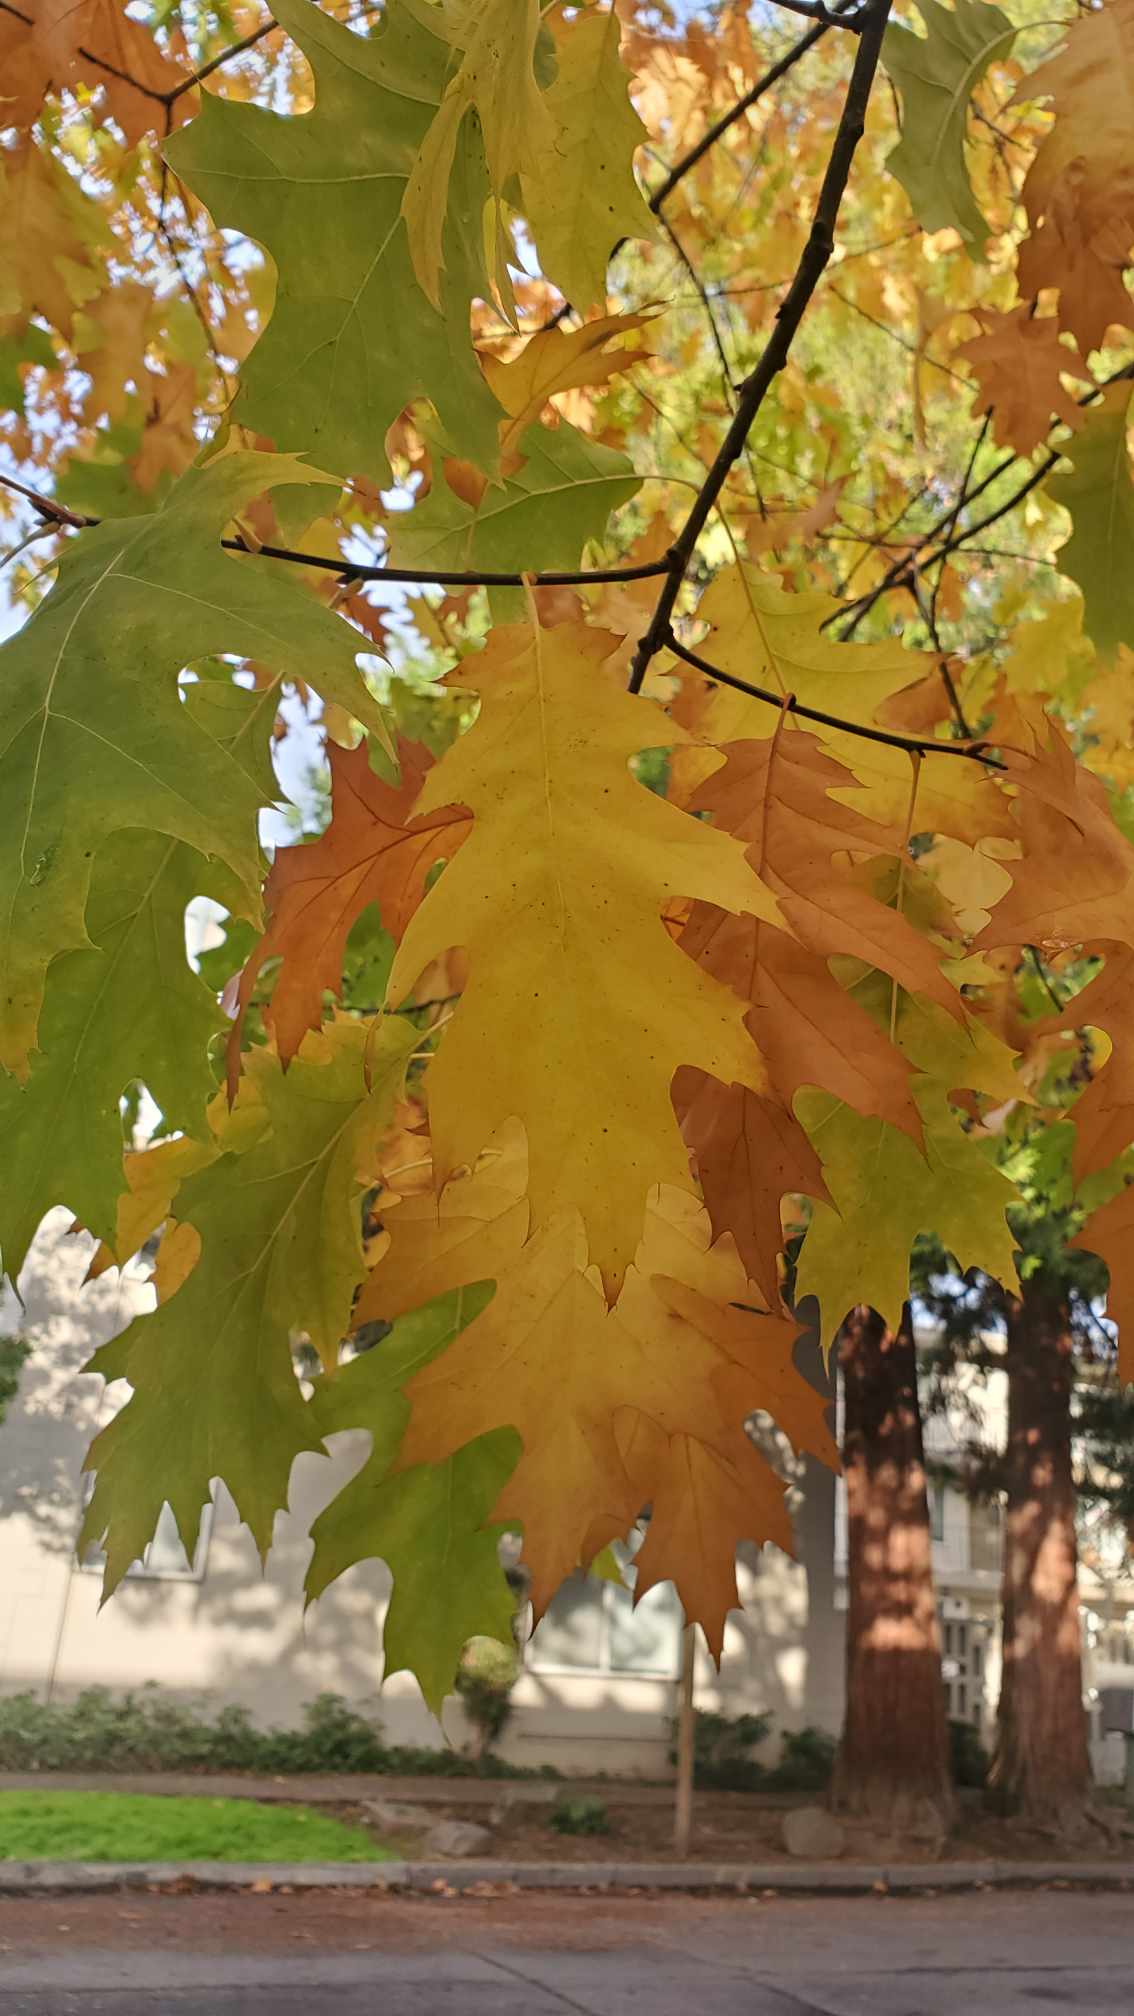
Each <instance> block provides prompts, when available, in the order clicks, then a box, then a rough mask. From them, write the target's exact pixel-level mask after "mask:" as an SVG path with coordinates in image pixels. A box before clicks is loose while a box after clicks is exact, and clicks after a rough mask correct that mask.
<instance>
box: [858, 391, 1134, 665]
mask: <svg viewBox="0 0 1134 2016" xmlns="http://www.w3.org/2000/svg"><path fill="white" fill-rule="evenodd" d="M1124 378H1134V359H1132V360H1131V361H1130V362H1129V363H1126V364H1122V365H1120V366H1119V368H1118V370H1117V371H1112V372H1111V373H1110V376H1109V377H1108V378H1104V379H1103V380H1102V382H1101V384H1098V385H1092V387H1091V389H1090V391H1089V392H1084V393H1083V394H1082V396H1081V398H1080V399H1078V401H1077V402H1076V403H1077V404H1078V405H1079V406H1093V405H1094V403H1095V401H1096V399H1101V398H1102V396H1103V393H1104V392H1107V391H1109V389H1110V387H1111V386H1112V385H1117V384H1118V383H1119V382H1120V381H1121V380H1122V379H1124ZM991 410H992V409H991V408H990V409H989V413H991ZM988 424H989V414H986V415H985V418H984V422H983V424H982V429H981V437H980V438H981V439H982V440H983V438H984V435H985V433H986V432H987V428H988ZM1061 425H1062V422H1060V421H1058V420H1057V421H1053V423H1052V426H1051V427H1050V428H1049V430H1048V432H1049V434H1051V433H1054V432H1055V429H1056V428H1057V427H1059V426H1061ZM978 445H979V444H978ZM1065 453H1066V450H1065V448H1063V447H1062V446H1060V447H1057V448H1049V449H1047V451H1046V452H1045V454H1044V456H1043V458H1042V460H1041V461H1040V462H1038V463H1037V465H1036V467H1035V468H1034V469H1032V470H1030V471H1029V473H1028V475H1027V476H1026V477H1025V478H1024V480H1023V482H1022V483H1020V484H1019V485H1018V486H1017V488H1016V489H1015V490H1014V491H1013V492H1012V495H1011V496H1010V497H1008V498H1006V499H1005V501H1004V502H1003V504H998V505H997V507H996V509H995V510H994V511H989V512H987V513H986V514H985V516H984V517H983V518H979V519H978V520H977V522H976V524H975V525H970V526H968V527H967V528H966V529H965V530H959V529H958V527H957V521H958V519H959V517H960V515H961V512H962V511H963V510H964V508H965V506H966V504H975V503H976V500H977V498H978V497H980V496H983V494H984V492H985V491H986V490H988V489H990V488H991V486H992V484H993V483H995V481H996V479H997V477H998V476H1003V474H1004V472H1005V470H1007V469H1010V468H1011V467H1012V464H1013V463H1014V462H1018V461H1019V460H1020V457H1019V456H1018V455H1016V454H1015V453H1014V452H1013V450H1012V449H1011V448H1009V449H1007V450H1006V452H1005V453H1004V454H1003V455H1002V456H1001V457H1000V459H999V460H998V461H997V462H995V463H994V464H993V466H992V468H991V469H990V470H989V471H988V472H987V474H986V475H984V476H982V477H981V480H980V482H979V483H978V484H976V485H975V487H974V488H973V489H972V490H968V494H967V496H966V494H965V493H966V490H967V489H968V481H969V478H970V477H971V475H972V469H973V463H974V462H975V459H976V458H975V454H974V455H972V456H970V458H969V466H968V469H967V470H966V473H965V480H964V482H963V483H962V485H961V491H960V494H959V496H958V498H957V499H956V501H955V502H954V503H952V504H950V505H949V507H948V509H947V510H945V511H943V512H942V514H941V516H940V517H939V518H938V519H937V520H936V522H935V523H934V524H933V525H931V526H930V528H929V530H928V532H926V533H925V534H924V536H923V537H922V538H921V539H920V540H919V541H918V549H917V550H918V553H921V554H924V555H925V557H924V558H923V559H918V558H917V557H916V556H911V557H910V558H907V559H905V560H895V561H894V562H893V563H892V564H891V565H890V566H889V567H888V568H887V570H886V572H885V574H884V575H883V576H882V579H881V580H880V581H879V582H878V583H877V584H876V585H875V586H874V587H873V588H871V589H870V590H869V592H868V593H867V594H866V595H861V596H860V597H859V599H858V601H857V602H855V603H853V604H851V605H850V621H849V623H848V624H847V627H846V629H845V630H844V631H843V632H842V633H841V634H842V637H843V639H844V641H845V640H846V639H847V638H848V637H852V636H853V635H854V632H855V631H856V630H857V628H858V626H859V624H860V623H861V621H862V619H863V617H864V616H865V615H867V614H868V612H869V611H870V610H871V609H873V607H874V605H875V603H876V602H878V601H880V600H881V598H882V596H883V595H885V594H886V593H887V592H888V591H889V589H891V588H903V587H905V586H906V584H907V583H908V581H909V580H910V577H911V569H912V568H913V567H914V566H915V565H916V566H917V567H919V568H920V569H921V570H922V572H924V570H925V569H926V568H927V567H932V566H936V565H938V564H939V563H941V562H943V561H945V560H947V559H948V558H949V556H950V554H951V553H956V552H958V551H959V549H960V548H961V547H962V546H966V545H967V544H968V542H969V540H970V539H975V538H976V537H977V535H978V534H979V533H981V532H986V531H987V530H988V527H989V526H990V525H995V524H996V523H997V521H998V519H1001V518H1006V517H1007V515H1008V513H1009V511H1014V510H1015V508H1016V505H1017V504H1020V503H1022V502H1023V500H1024V498H1025V497H1027V496H1028V495H1029V493H1030V492H1031V491H1032V490H1034V489H1036V487H1037V486H1038V485H1039V484H1040V483H1042V482H1043V480H1044V477H1045V476H1048V475H1050V473H1051V471H1052V470H1053V469H1054V468H1055V465H1056V463H1057V462H1061V461H1062V460H1063V457H1064V454H1065ZM935 539H939V540H940V541H941V543H940V545H939V546H938V547H937V549H936V551H934V552H930V553H925V548H926V547H927V546H929V545H931V544H932V542H933V541H934V540H935ZM829 620H831V621H837V620H838V619H837V617H836V618H831V619H829Z"/></svg>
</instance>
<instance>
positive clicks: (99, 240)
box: [0, 16, 110, 336]
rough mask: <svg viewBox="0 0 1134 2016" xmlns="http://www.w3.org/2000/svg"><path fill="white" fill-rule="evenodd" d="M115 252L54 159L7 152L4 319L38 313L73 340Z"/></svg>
mask: <svg viewBox="0 0 1134 2016" xmlns="http://www.w3.org/2000/svg"><path fill="white" fill-rule="evenodd" d="M3 18H4V17H3V16H0V19H3ZM109 245H110V233H109V231H108V230H107V226H106V220H105V217H104V216H103V213H102V211H101V210H100V209H99V207H98V205H97V204H96V203H95V202H94V201H93V200H92V199H91V197H89V196H88V195H87V194H86V193H85V192H84V190H82V189H81V188H80V187H79V185H78V183H77V182H75V181H74V180H73V179H72V177H71V176H70V175H69V174H68V173H67V171H66V169H65V168H64V167H62V165H61V164H60V163H59V162H58V161H57V160H56V159H55V157H54V155H52V154H49V153H47V152H46V151H45V150H44V149H42V148H40V147H37V146H36V144H35V142H34V141H32V140H30V139H29V140H25V141H23V142H22V143H21V145H20V146H18V147H17V148H15V150H14V151H13V152H11V153H9V152H7V151H6V150H5V151H0V317H3V316H9V315H11V316H16V315H27V314H29V313H31V312H32V311H35V312H36V313H38V314H40V315H42V316H43V318H44V320H45V321H47V322H50V323H51V324H52V326H53V327H54V328H56V329H58V330H59V332H60V334H61V335H62V336H70V335H71V334H72V332H73V329H74V322H75V311H76V309H78V308H81V307H83V306H84V305H85V304H86V303H87V302H89V301H90V300H91V299H92V297H93V296H95V295H96V294H97V293H98V291H99V288H100V286H101V283H102V272H101V268H100V263H99V255H100V254H101V253H102V252H103V251H105V250H106V249H108V247H109Z"/></svg>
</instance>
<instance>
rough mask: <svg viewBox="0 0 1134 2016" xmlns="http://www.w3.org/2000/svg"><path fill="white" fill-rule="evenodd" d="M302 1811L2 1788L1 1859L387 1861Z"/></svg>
mask: <svg viewBox="0 0 1134 2016" xmlns="http://www.w3.org/2000/svg"><path fill="white" fill-rule="evenodd" d="M390 1855H391V1850H390V1849H389V1848H384V1847H382V1846H381V1844H380V1843H379V1842H377V1841H374V1840H372V1839H371V1837H370V1836H369V1835H368V1834H365V1833H363V1831H362V1829H361V1828H360V1827H349V1826H348V1825H347V1824H346V1822H345V1821H342V1820H336V1819H334V1818H332V1817H331V1816H330V1815H329V1814H324V1813H317V1812H315V1811H314V1810H313V1808H311V1807H310V1806H260V1805H257V1804H256V1802H255V1801H254V1800H252V1799H173V1798H164V1797H162V1796H161V1795H160V1794H157V1793H146V1792H140V1793H126V1792H46V1791H45V1792H0V1862H39V1861H74V1862H386V1861H389V1859H390Z"/></svg>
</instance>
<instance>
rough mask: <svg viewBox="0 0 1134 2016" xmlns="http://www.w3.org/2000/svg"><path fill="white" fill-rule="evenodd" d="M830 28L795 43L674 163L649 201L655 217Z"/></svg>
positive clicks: (821, 25) (821, 27) (816, 30)
mask: <svg viewBox="0 0 1134 2016" xmlns="http://www.w3.org/2000/svg"><path fill="white" fill-rule="evenodd" d="M828 26H829V23H828V22H826V21H821V22H819V24H818V25H817V26H816V27H814V28H812V29H811V30H810V32H809V33H808V34H806V35H804V36H802V37H801V38H800V40H799V41H798V42H796V43H794V44H793V46H792V47H791V48H790V49H789V50H788V51H787V54H786V55H784V56H781V57H780V60H779V62H778V63H773V65H772V67H771V69H770V70H766V71H765V72H764V75H763V76H762V77H758V78H757V79H756V82H755V84H753V86H752V87H751V89H750V90H748V91H746V92H745V93H744V96H743V98H738V99H737V101H736V104H735V105H733V106H732V107H731V108H730V109H729V111H727V112H726V113H724V114H723V116H722V117H721V118H720V119H718V120H717V121H716V123H715V124H714V125H712V126H710V127H709V129H708V131H707V132H705V133H702V135H701V138H700V139H699V140H698V142H697V145H696V146H695V147H691V148H690V149H689V152H688V153H687V154H683V155H682V156H681V159H680V161H675V162H674V164H673V167H672V168H671V169H670V171H669V174H668V175H667V176H666V178H665V181H664V182H661V183H659V184H658V187H657V188H656V189H655V190H654V192H653V195H652V196H651V197H650V199H649V204H650V209H651V210H652V211H653V213H654V216H655V217H656V216H657V215H658V214H659V212H660V210H661V207H662V204H663V203H666V202H668V201H669V198H670V197H671V196H672V195H673V192H674V190H675V189H676V188H677V185H678V183H679V182H682V181H684V179H685V177H686V176H687V175H688V174H689V172H690V169H692V168H695V167H696V166H697V163H698V161H702V160H703V159H704V157H705V155H706V154H708V153H709V151H710V149H711V148H713V147H715V146H716V144H717V141H718V140H721V139H723V138H724V135H725V134H726V133H727V132H728V130H729V128H730V127H732V126H735V124H736V122H737V120H738V119H743V117H744V115H745V113H746V112H750V111H751V110H752V107H753V105H756V104H758V103H759V101H760V99H761V98H763V97H764V96H765V95H766V93H767V92H769V91H770V90H771V89H772V87H773V85H775V84H778V83H779V81H780V79H781V77H786V76H787V74H788V71H789V70H792V69H794V67H795V65H796V64H797V63H798V62H799V61H800V59H801V57H804V56H806V55H807V53H808V51H809V50H811V49H814V47H815V44H816V43H817V42H821V41H822V40H823V37H824V35H825V34H826V33H827V29H828Z"/></svg>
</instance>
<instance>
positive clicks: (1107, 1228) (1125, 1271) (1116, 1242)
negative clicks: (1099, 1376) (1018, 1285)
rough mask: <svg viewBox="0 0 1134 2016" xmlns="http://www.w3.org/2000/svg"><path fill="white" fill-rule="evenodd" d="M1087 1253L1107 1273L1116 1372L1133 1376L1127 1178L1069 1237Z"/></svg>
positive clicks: (1131, 1224) (1131, 1201)
mask: <svg viewBox="0 0 1134 2016" xmlns="http://www.w3.org/2000/svg"><path fill="white" fill-rule="evenodd" d="M1071 1244H1072V1246H1075V1247H1078V1248H1079V1249H1080V1250H1081V1251H1083V1252H1086V1253H1096V1254H1097V1255H1098V1257H1099V1259H1100V1260H1102V1261H1103V1262H1104V1263H1105V1265H1106V1268H1107V1271H1108V1273H1109V1275H1110V1285H1109V1287H1108V1289H1107V1297H1106V1313H1107V1315H1108V1316H1109V1318H1110V1320H1111V1322H1112V1323H1115V1324H1117V1326H1118V1376H1119V1378H1120V1379H1121V1380H1123V1381H1125V1382H1128V1381H1131V1380H1134V1269H1132V1268H1131V1264H1130V1256H1131V1254H1132V1253H1134V1189H1132V1188H1131V1185H1130V1183H1129V1181H1127V1183H1126V1185H1125V1187H1124V1188H1123V1189H1121V1190H1120V1191H1119V1193H1118V1195H1117V1197H1112V1198H1111V1199H1110V1202H1109V1203H1107V1204H1103V1205H1102V1206H1101V1207H1100V1209H1099V1210H1097V1211H1093V1212H1092V1213H1091V1216H1090V1217H1089V1218H1088V1219H1087V1222H1086V1224H1085V1225H1084V1226H1083V1228H1082V1230H1081V1231H1080V1232H1078V1233H1077V1234H1076V1236H1075V1238H1074V1239H1072V1241H1071Z"/></svg>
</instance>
